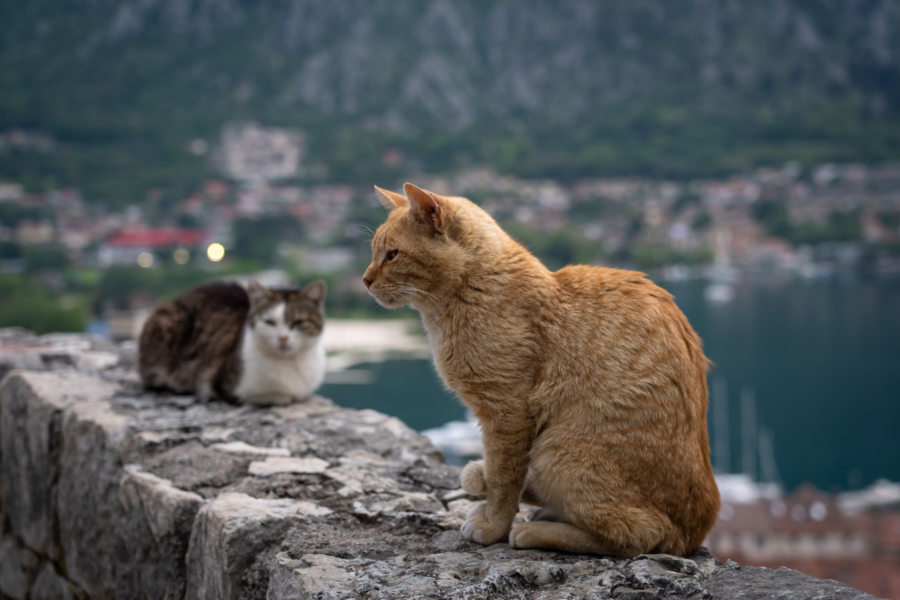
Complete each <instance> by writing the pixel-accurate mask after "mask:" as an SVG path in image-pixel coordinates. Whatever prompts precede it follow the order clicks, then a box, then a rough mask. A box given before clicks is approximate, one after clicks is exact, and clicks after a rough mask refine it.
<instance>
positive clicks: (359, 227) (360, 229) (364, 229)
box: [348, 222, 375, 242]
mask: <svg viewBox="0 0 900 600" xmlns="http://www.w3.org/2000/svg"><path fill="white" fill-rule="evenodd" d="M348 229H349V230H350V231H351V232H353V233H356V234H366V238H365V239H366V241H367V242H371V241H372V238H374V237H375V229H374V228H373V227H372V226H371V225H367V224H366V223H359V222H357V223H350V224H348Z"/></svg>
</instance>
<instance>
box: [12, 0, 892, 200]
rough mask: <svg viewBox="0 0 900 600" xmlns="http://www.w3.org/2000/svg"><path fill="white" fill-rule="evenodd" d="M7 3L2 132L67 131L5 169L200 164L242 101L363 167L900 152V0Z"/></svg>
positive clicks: (242, 115) (55, 176) (674, 166)
mask: <svg viewBox="0 0 900 600" xmlns="http://www.w3.org/2000/svg"><path fill="white" fill-rule="evenodd" d="M0 23H3V24H4V25H2V26H0V86H2V89H3V92H2V94H0V132H2V131H3V130H9V129H12V128H23V129H26V130H29V131H36V132H40V133H43V134H47V135H50V136H52V137H53V138H54V139H56V140H57V141H58V142H59V146H58V150H57V151H56V152H55V153H52V154H47V153H41V152H39V151H35V150H29V149H27V148H25V149H16V150H7V151H6V152H5V156H4V160H3V161H0V162H2V166H0V176H2V177H6V178H12V179H17V178H18V179H21V180H24V181H25V182H26V183H28V184H29V185H35V186H39V185H51V184H55V185H64V184H76V185H80V186H83V187H86V188H87V189H88V190H89V193H91V194H92V195H93V196H97V197H100V198H105V199H107V200H111V201H115V200H122V199H124V198H126V197H132V198H133V197H134V196H135V195H137V194H140V193H142V190H144V189H146V188H148V187H159V188H164V189H175V190H177V189H178V188H179V186H181V187H189V186H190V185H192V182H194V181H196V180H197V179H198V178H200V177H203V176H205V175H207V174H208V173H209V166H208V164H207V161H206V159H203V158H198V157H194V156H192V155H190V154H188V153H187V152H186V151H185V144H186V142H187V141H188V140H190V139H192V138H196V137H202V138H206V139H208V140H210V141H215V140H216V138H217V136H218V132H219V130H220V128H221V126H222V124H223V123H224V122H226V121H230V120H240V119H255V120H260V121H262V122H264V123H266V124H268V125H283V126H291V127H299V128H302V129H304V130H305V131H306V132H307V134H308V139H309V144H310V147H309V154H310V159H311V160H313V161H315V162H318V163H320V164H321V165H323V166H325V167H326V170H325V171H324V172H325V176H326V177H327V178H330V179H343V180H369V179H371V178H376V177H377V178H382V180H383V178H385V177H388V176H391V175H392V174H393V175H399V174H402V173H404V172H408V171H410V170H415V169H417V168H425V169H429V170H442V169H451V168H454V167H458V166H461V165H465V164H471V163H479V162H487V163H491V164H493V165H494V166H496V167H497V168H499V169H500V170H503V171H510V172H517V173H520V174H528V175H549V176H557V177H563V178H573V177H581V176H589V175H599V174H613V173H615V174H621V173H639V174H649V175H666V176H693V175H698V174H711V173H719V172H726V171H734V170H740V169H743V168H746V167H748V166H750V165H753V164H758V163H761V162H775V161H783V160H789V159H797V160H800V161H805V162H814V161H823V160H863V161H876V160H881V159H887V158H892V159H893V158H898V157H900V126H898V123H900V4H898V3H896V2H891V1H890V0H862V1H858V2H850V1H838V0H831V1H827V0H822V1H818V2H806V1H804V0H792V1H783V0H760V1H759V2H754V3H746V2H738V1H736V0H730V1H729V0H723V1H718V0H685V1H683V2H666V1H664V0H631V1H629V2H621V1H606V2H595V1H590V0H572V1H569V2H561V3H544V2H537V1H534V0H530V1H518V2H514V1H511V0H505V1H498V2H481V1H477V0H463V1H457V2H450V1H447V0H437V1H435V2H429V3H420V2H412V1H409V0H406V1H391V0H374V1H371V2H368V1H362V0H333V1H331V2H327V3H324V2H318V1H316V0H292V1H290V2H274V1H272V0H264V1H261V2H240V1H238V0H122V1H113V0H84V1H82V2H79V3H66V4H60V3H58V2H53V1H50V0H35V1H33V2H28V3H5V4H4V6H2V7H0ZM387 147H392V148H397V149H399V150H401V151H402V152H403V156H404V157H405V159H406V161H405V162H401V163H400V164H399V165H395V166H393V167H387V166H385V165H383V164H382V161H381V155H382V152H383V151H384V149H385V148H387Z"/></svg>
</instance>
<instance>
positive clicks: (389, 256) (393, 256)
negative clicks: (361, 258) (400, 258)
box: [387, 250, 399, 260]
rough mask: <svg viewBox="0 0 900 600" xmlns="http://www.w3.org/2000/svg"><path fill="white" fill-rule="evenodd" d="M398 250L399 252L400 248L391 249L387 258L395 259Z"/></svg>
mask: <svg viewBox="0 0 900 600" xmlns="http://www.w3.org/2000/svg"><path fill="white" fill-rule="evenodd" d="M397 252H399V250H391V251H390V252H388V253H387V259H388V260H394V258H395V257H396V256H397Z"/></svg>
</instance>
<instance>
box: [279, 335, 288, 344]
mask: <svg viewBox="0 0 900 600" xmlns="http://www.w3.org/2000/svg"><path fill="white" fill-rule="evenodd" d="M287 340H288V338H287V336H286V335H279V336H278V343H279V344H281V345H284V344H287Z"/></svg>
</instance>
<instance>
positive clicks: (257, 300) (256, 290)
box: [247, 281, 269, 306]
mask: <svg viewBox="0 0 900 600" xmlns="http://www.w3.org/2000/svg"><path fill="white" fill-rule="evenodd" d="M247 296H249V297H250V306H259V305H260V304H262V303H263V302H265V301H266V298H268V297H269V288H267V287H266V286H264V285H262V284H261V283H259V282H258V281H251V282H250V283H249V284H247Z"/></svg>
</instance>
